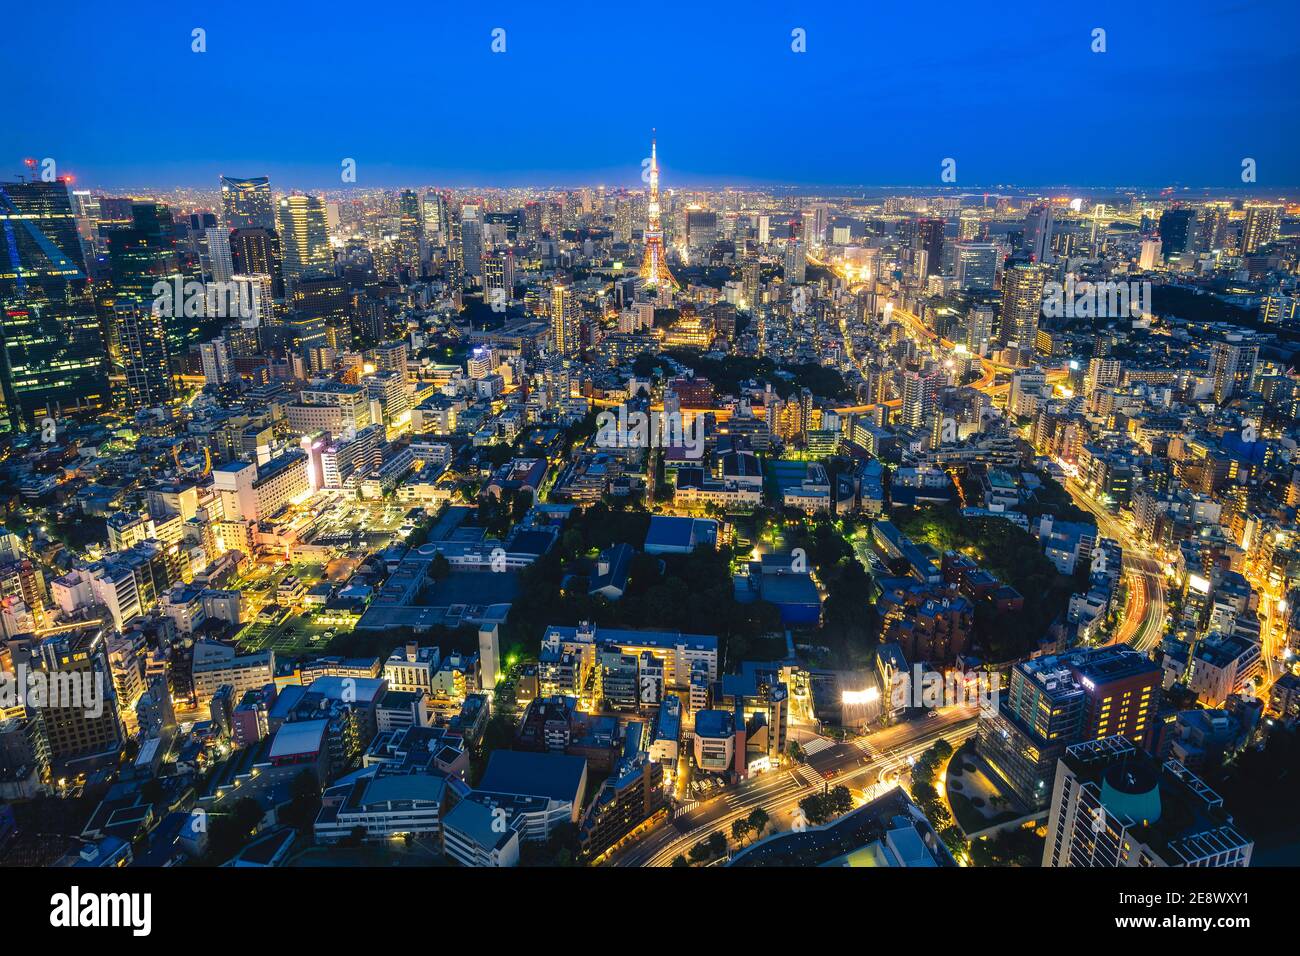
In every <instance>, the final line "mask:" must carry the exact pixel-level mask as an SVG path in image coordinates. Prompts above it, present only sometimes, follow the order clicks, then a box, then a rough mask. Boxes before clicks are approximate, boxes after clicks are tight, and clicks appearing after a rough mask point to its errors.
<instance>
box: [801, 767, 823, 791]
mask: <svg viewBox="0 0 1300 956" xmlns="http://www.w3.org/2000/svg"><path fill="white" fill-rule="evenodd" d="M793 772H794V774H795V776H797V777H800V778H802V780H803V781H804V783H806V784H808V786H810V787H820V786H821V785H822V784H823V783H824V782H825V780H824V778H823V777H822V775H821V774H819V773H818V772H817V771H816V770H814V769H813V768H812V767H810V766H808V765H807V764H800V765H799V766H798V767H796V768H795V770H794V771H793Z"/></svg>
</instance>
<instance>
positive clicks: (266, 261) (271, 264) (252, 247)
mask: <svg viewBox="0 0 1300 956" xmlns="http://www.w3.org/2000/svg"><path fill="white" fill-rule="evenodd" d="M230 261H231V263H232V264H233V267H234V271H235V274H236V275H264V276H267V277H268V278H270V280H271V294H272V295H273V296H274V297H275V298H277V299H282V298H284V254H283V252H282V251H281V248H280V234H279V233H277V232H276V231H275V230H274V229H263V228H261V227H260V226H254V227H249V228H247V229H236V230H235V231H234V232H232V233H231V234H230Z"/></svg>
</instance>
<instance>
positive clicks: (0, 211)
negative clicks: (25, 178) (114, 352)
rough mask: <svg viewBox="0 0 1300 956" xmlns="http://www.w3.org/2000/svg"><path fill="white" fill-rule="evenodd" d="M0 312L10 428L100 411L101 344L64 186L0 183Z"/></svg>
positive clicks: (0, 377) (0, 364) (1, 376)
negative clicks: (49, 416) (70, 414)
mask: <svg viewBox="0 0 1300 956" xmlns="http://www.w3.org/2000/svg"><path fill="white" fill-rule="evenodd" d="M0 310H2V312H0V346H2V347H0V359H2V361H0V386H2V393H3V404H4V409H3V412H4V415H3V417H4V418H7V420H8V422H9V425H10V426H11V427H13V428H15V429H19V430H26V429H28V428H31V427H33V426H34V425H37V424H39V422H40V420H41V419H43V418H44V417H45V416H47V415H51V416H55V417H57V416H58V415H60V414H66V413H73V412H86V413H92V414H93V413H97V412H99V411H102V410H103V409H104V408H105V407H107V405H108V378H107V365H106V362H105V350H104V340H103V335H102V333H101V326H100V321H99V318H98V316H97V315H96V312H95V303H94V299H93V298H92V296H91V293H90V290H89V287H88V284H87V281H86V273H85V263H84V261H83V259H82V246H81V241H80V238H79V237H78V235H77V227H76V221H75V218H74V215H73V210H72V203H71V200H70V197H69V195H68V188H67V185H66V184H65V183H63V182H52V183H44V182H32V183H0Z"/></svg>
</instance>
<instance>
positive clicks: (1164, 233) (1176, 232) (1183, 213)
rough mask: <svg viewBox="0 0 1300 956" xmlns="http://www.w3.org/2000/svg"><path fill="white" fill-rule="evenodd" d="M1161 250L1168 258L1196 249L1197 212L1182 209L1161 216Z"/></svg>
mask: <svg viewBox="0 0 1300 956" xmlns="http://www.w3.org/2000/svg"><path fill="white" fill-rule="evenodd" d="M1160 248H1161V250H1162V251H1163V253H1164V254H1165V255H1166V256H1171V255H1177V254H1178V253H1180V252H1189V251H1193V250H1195V249H1196V210H1195V209H1188V208H1186V207H1180V208H1176V209H1166V210H1165V211H1164V212H1163V213H1161V214H1160Z"/></svg>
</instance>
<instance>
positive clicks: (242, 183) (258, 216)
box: [221, 176, 275, 230]
mask: <svg viewBox="0 0 1300 956" xmlns="http://www.w3.org/2000/svg"><path fill="white" fill-rule="evenodd" d="M221 215H222V218H223V219H225V221H226V228H227V229H230V230H233V229H274V228H275V205H274V204H273V203H272V201H271V181H270V180H269V179H267V178H266V177H265V176H253V177H250V178H248V179H236V178H234V177H231V176H222V177H221Z"/></svg>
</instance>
